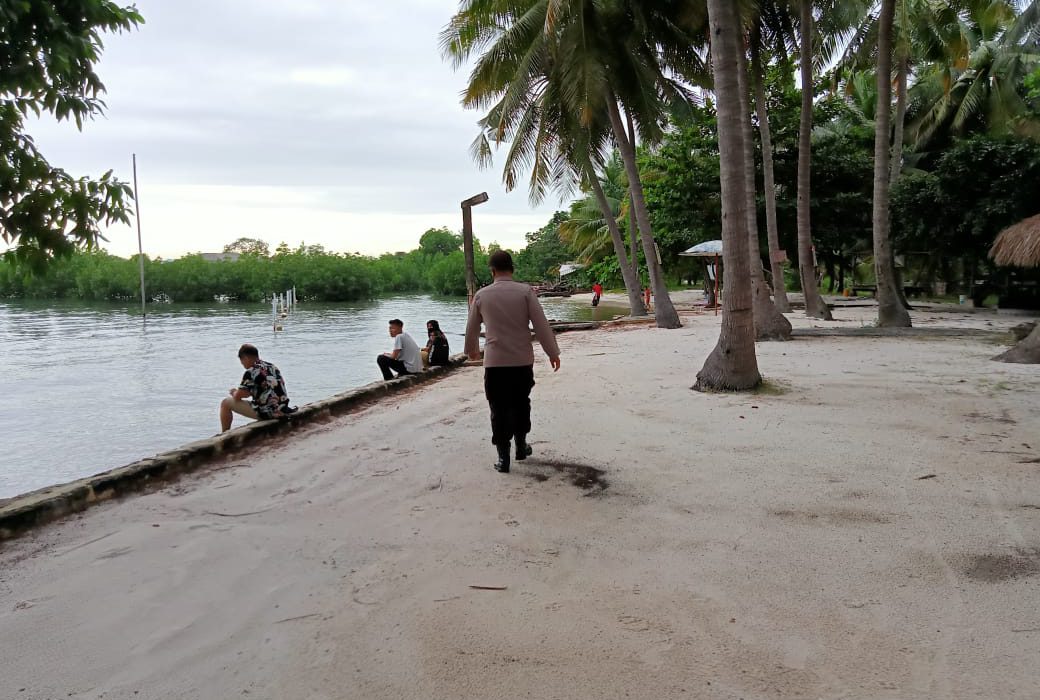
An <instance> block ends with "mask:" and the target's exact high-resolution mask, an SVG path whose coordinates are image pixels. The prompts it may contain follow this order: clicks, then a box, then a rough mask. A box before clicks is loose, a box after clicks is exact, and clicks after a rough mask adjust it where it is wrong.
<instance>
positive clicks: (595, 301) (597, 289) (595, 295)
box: [592, 282, 603, 306]
mask: <svg viewBox="0 0 1040 700" xmlns="http://www.w3.org/2000/svg"><path fill="white" fill-rule="evenodd" d="M602 296H603V285H602V284H600V283H599V282H596V283H595V284H593V285H592V305H593V306H599V300H600V297H602Z"/></svg>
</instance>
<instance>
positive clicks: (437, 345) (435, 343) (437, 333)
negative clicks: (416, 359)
mask: <svg viewBox="0 0 1040 700" xmlns="http://www.w3.org/2000/svg"><path fill="white" fill-rule="evenodd" d="M426 334H427V336H428V337H429V340H428V341H427V343H426V348H425V349H424V350H423V357H424V358H425V359H426V364H428V365H429V366H431V367H436V366H438V365H446V364H448V336H446V335H444V332H443V331H442V330H441V324H439V323H438V322H437V321H427V322H426Z"/></svg>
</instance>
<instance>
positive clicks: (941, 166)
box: [892, 136, 1040, 261]
mask: <svg viewBox="0 0 1040 700" xmlns="http://www.w3.org/2000/svg"><path fill="white" fill-rule="evenodd" d="M1037 182H1040V144H1037V143H1035V142H1032V141H1023V140H1016V139H1013V138H992V137H988V136H976V137H973V138H970V139H964V140H959V141H955V142H954V143H953V145H952V146H951V147H950V148H949V149H947V150H946V151H945V152H944V153H943V154H942V155H941V156H940V157H939V159H938V161H937V162H936V164H935V167H934V168H933V170H932V171H931V172H916V173H907V174H905V175H904V176H903V177H901V178H900V180H899V182H898V183H897V185H896V186H895V187H894V188H893V190H892V232H893V234H894V236H895V237H896V240H897V241H898V243H899V244H900V245H901V246H902V247H903V248H904V249H911V250H927V251H931V252H933V253H935V254H936V255H939V256H946V257H954V256H957V257H960V256H964V257H968V258H974V259H977V260H980V261H981V260H983V259H984V258H985V256H986V252H987V251H988V249H989V247H990V246H991V245H992V244H993V240H994V239H995V238H996V235H997V234H998V233H999V232H1000V231H1001V229H1003V228H1005V227H1007V226H1010V225H1011V224H1013V223H1016V222H1018V221H1020V220H1022V219H1024V218H1026V217H1028V216H1032V215H1033V214H1036V213H1038V212H1040V200H1038V199H1037V196H1036V193H1037V190H1036V183H1037Z"/></svg>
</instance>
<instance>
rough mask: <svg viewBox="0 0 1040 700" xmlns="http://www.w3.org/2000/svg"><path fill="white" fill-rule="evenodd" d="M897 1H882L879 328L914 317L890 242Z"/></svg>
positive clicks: (877, 138) (877, 153)
mask: <svg viewBox="0 0 1040 700" xmlns="http://www.w3.org/2000/svg"><path fill="white" fill-rule="evenodd" d="M894 16H895V0H882V2H881V12H880V14H879V17H878V57H877V87H878V106H877V118H876V119H875V120H874V274H875V277H876V280H877V301H878V325H879V326H882V327H901V328H906V327H909V326H910V314H909V313H907V310H906V309H905V308H903V304H902V303H901V302H900V301H899V296H898V294H897V293H896V280H895V274H894V272H895V260H894V258H893V255H892V242H891V241H890V240H889V224H890V222H889V200H888V198H889V185H890V183H891V180H892V172H891V156H892V146H891V145H890V144H889V141H888V139H889V133H890V127H891V117H892V24H893V17H894Z"/></svg>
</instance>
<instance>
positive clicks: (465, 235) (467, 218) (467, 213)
mask: <svg viewBox="0 0 1040 700" xmlns="http://www.w3.org/2000/svg"><path fill="white" fill-rule="evenodd" d="M486 201H488V196H487V192H481V193H480V194H477V195H473V196H472V197H470V198H469V199H465V200H463V201H462V255H463V257H464V258H465V259H466V297H467V303H469V304H472V303H473V295H474V294H476V293H477V274H476V272H475V271H474V270H473V212H472V209H473V207H475V206H476V205H478V204H483V203H484V202H486Z"/></svg>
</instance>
